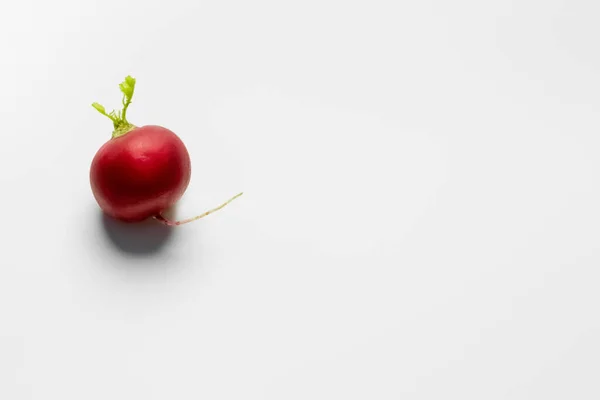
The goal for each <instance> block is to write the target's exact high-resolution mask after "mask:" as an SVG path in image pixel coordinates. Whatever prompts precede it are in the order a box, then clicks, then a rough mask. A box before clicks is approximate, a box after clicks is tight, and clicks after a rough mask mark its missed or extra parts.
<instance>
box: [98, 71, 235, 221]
mask: <svg viewBox="0 0 600 400" xmlns="http://www.w3.org/2000/svg"><path fill="white" fill-rule="evenodd" d="M135 83H136V80H135V79H134V78H132V77H131V76H128V77H126V78H125V80H124V81H123V82H122V83H121V84H120V85H119V88H120V89H121V92H122V93H123V109H122V110H120V111H111V112H110V113H107V112H106V109H105V108H104V107H103V106H102V105H100V104H98V103H93V104H92V106H93V107H94V108H95V109H96V110H98V112H100V114H102V115H104V116H105V117H108V118H109V119H110V120H111V121H112V123H113V127H114V130H113V133H112V137H111V139H110V140H109V141H108V142H106V143H105V144H104V145H103V146H102V147H101V148H100V149H99V150H98V152H97V153H96V155H95V156H94V159H93V161H92V166H91V169H90V183H91V186H92V192H93V194H94V197H95V199H96V201H97V202H98V205H99V206H100V208H101V209H102V211H103V212H105V213H106V214H107V215H109V216H111V217H113V218H116V219H119V220H121V221H125V222H139V221H143V220H146V219H148V218H154V219H155V220H157V221H159V222H161V223H163V224H165V225H169V226H176V225H182V224H186V223H188V222H192V221H195V220H198V219H200V218H204V217H206V216H207V215H210V214H212V213H213V212H215V211H218V210H220V209H221V208H223V207H225V206H226V205H228V204H229V203H231V202H232V201H233V200H235V199H236V198H238V197H240V196H241V195H242V193H239V194H237V195H235V196H234V197H232V198H231V199H229V200H227V201H226V202H225V203H223V204H221V205H220V206H218V207H216V208H213V209H211V210H208V211H206V212H204V213H202V214H200V215H198V216H195V217H192V218H188V219H184V220H181V221H172V220H170V219H168V218H166V217H165V216H164V214H163V213H164V212H165V211H166V210H168V209H169V208H170V207H172V206H173V205H174V204H175V203H176V202H177V201H178V200H179V199H180V198H181V196H183V193H184V192H185V190H186V189H187V187H188V185H189V183H190V178H191V172H192V168H191V161H190V155H189V154H188V151H187V149H186V147H185V145H184V144H183V142H182V141H181V139H180V138H179V137H178V136H177V135H176V134H175V133H174V132H172V131H170V130H169V129H167V128H164V127H162V126H158V125H144V126H140V127H138V126H136V125H133V124H132V123H130V122H129V121H128V120H127V109H128V108H129V105H130V104H131V99H132V98H133V92H134V90H135Z"/></svg>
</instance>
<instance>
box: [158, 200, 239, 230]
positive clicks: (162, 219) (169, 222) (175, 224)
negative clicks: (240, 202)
mask: <svg viewBox="0 0 600 400" xmlns="http://www.w3.org/2000/svg"><path fill="white" fill-rule="evenodd" d="M243 194H244V192H242V193H238V194H236V195H235V196H233V197H232V198H230V199H229V200H227V201H226V202H225V203H223V204H221V205H220V206H218V207H215V208H213V209H212V210H208V211H206V212H205V213H203V214H200V215H197V216H195V217H192V218H188V219H183V220H181V221H171V220H169V219H167V218H165V217H164V216H163V215H162V214H158V215H156V216H155V217H154V219H156V220H157V221H160V222H162V223H163V224H165V225H168V226H178V225H183V224H187V223H188V222H193V221H196V220H199V219H200V218H204V217H206V216H207V215H210V214H212V213H214V212H215V211H219V210H220V209H221V208H223V207H225V206H226V205H227V204H229V203H231V202H232V201H234V200H235V199H237V198H238V197H240V196H241V195H243Z"/></svg>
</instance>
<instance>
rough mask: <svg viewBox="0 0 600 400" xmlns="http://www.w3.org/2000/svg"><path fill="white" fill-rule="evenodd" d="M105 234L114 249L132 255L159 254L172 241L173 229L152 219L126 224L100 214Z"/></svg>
mask: <svg viewBox="0 0 600 400" xmlns="http://www.w3.org/2000/svg"><path fill="white" fill-rule="evenodd" d="M99 214H100V218H101V219H102V227H103V230H104V233H105V234H106V236H107V237H108V239H109V241H110V242H111V243H112V244H113V245H114V247H115V248H116V249H117V250H118V251H120V252H123V253H128V254H132V255H139V256H144V255H152V254H155V253H159V252H160V251H161V250H162V249H163V248H164V247H165V246H166V245H167V244H168V243H169V241H170V240H171V239H172V236H173V230H174V228H173V227H170V226H166V225H164V224H162V223H160V222H158V221H156V220H154V219H152V218H150V219H148V220H146V221H142V222H136V223H125V222H121V221H118V220H116V219H114V218H111V217H109V216H107V215H106V214H104V213H103V212H100V213H99Z"/></svg>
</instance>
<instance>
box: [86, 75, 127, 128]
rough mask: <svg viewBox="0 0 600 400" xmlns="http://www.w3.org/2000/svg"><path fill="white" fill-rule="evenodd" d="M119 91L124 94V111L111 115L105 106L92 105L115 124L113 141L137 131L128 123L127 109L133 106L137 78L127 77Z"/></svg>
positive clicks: (120, 85) (113, 112)
mask: <svg viewBox="0 0 600 400" xmlns="http://www.w3.org/2000/svg"><path fill="white" fill-rule="evenodd" d="M119 89H121V93H123V101H122V103H123V109H122V110H120V111H115V110H113V111H111V112H110V113H107V112H106V109H105V108H104V106H103V105H101V104H98V103H92V107H94V108H95V109H96V110H98V112H99V113H100V114H102V115H104V116H105V117H107V118H108V119H110V120H111V121H112V122H113V126H114V128H115V130H114V131H113V133H112V137H113V139H115V138H118V137H119V136H123V135H124V134H126V133H127V132H129V131H131V130H132V129H135V125H133V124H131V123H130V122H129V121H127V108H129V105H130V104H131V99H132V98H133V92H134V91H135V78H132V77H131V76H127V78H125V80H124V81H123V82H122V83H121V84H119Z"/></svg>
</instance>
